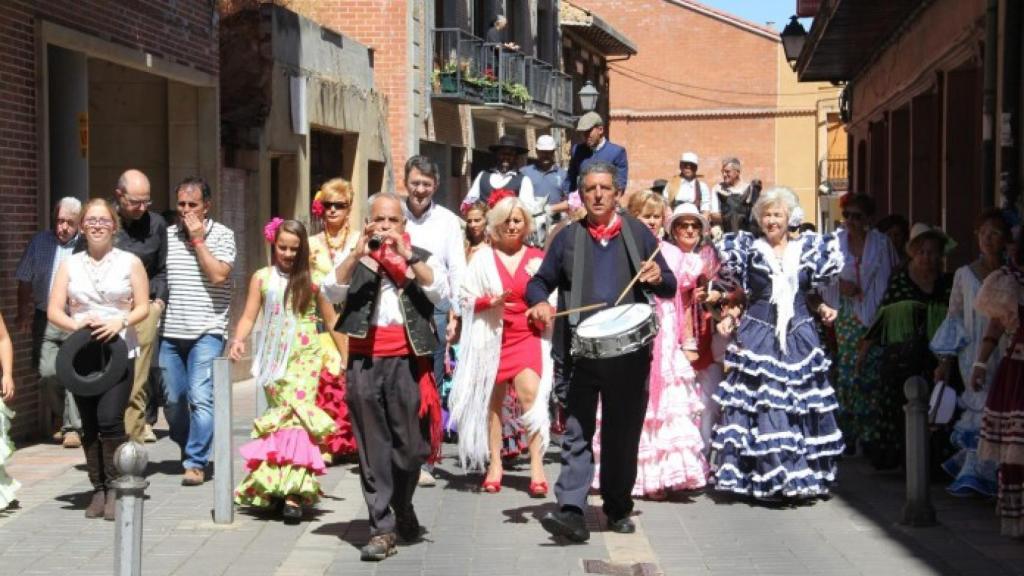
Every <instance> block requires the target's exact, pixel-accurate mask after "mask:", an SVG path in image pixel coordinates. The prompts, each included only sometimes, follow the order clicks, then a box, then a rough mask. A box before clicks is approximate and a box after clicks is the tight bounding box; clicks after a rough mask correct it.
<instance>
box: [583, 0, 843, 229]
mask: <svg viewBox="0 0 1024 576" xmlns="http://www.w3.org/2000/svg"><path fill="white" fill-rule="evenodd" d="M573 1H574V2H575V3H576V4H579V5H580V6H581V7H583V8H586V9H588V10H594V11H595V12H598V13H600V14H601V16H602V17H603V18H604V19H606V20H607V21H609V22H610V23H611V24H612V25H614V26H615V27H617V28H618V29H620V30H621V31H622V32H623V33H624V34H626V35H627V36H629V37H630V38H633V39H634V41H635V42H636V45H637V49H638V52H639V53H638V54H637V55H636V56H634V57H631V58H628V59H619V60H618V61H616V60H609V63H608V66H609V77H610V78H609V80H610V82H611V83H612V85H613V86H614V89H613V90H612V91H611V102H610V109H611V110H610V116H611V119H610V131H611V135H612V136H611V139H612V140H613V141H614V142H617V143H619V144H621V145H623V146H625V147H626V149H627V150H628V151H629V164H630V170H629V172H630V174H629V175H630V182H629V188H630V189H631V190H636V189H643V188H646V187H648V186H650V185H651V182H652V181H653V180H655V179H657V178H668V177H670V176H672V175H674V174H676V173H678V163H679V157H680V155H681V153H682V152H684V151H687V150H691V151H694V152H696V153H697V154H698V156H699V157H700V161H701V163H700V167H699V174H700V177H701V178H702V179H704V180H705V181H707V182H708V184H709V185H713V184H714V183H716V182H718V181H719V180H720V162H721V160H722V158H724V157H728V156H736V157H738V158H740V160H741V161H742V162H743V178H744V179H745V180H749V179H752V178H759V179H761V180H762V181H763V182H764V184H765V186H772V185H775V184H776V183H778V184H779V185H786V186H789V187H791V188H793V189H794V190H795V191H796V192H797V193H798V195H799V196H800V197H801V204H802V205H803V206H804V209H805V212H806V213H807V214H808V219H809V220H812V221H814V220H816V219H817V218H816V217H815V214H816V213H817V210H816V209H815V208H816V206H817V198H816V188H817V184H818V183H819V182H818V179H817V168H816V164H817V160H818V158H819V157H823V156H825V154H826V152H825V151H824V150H819V149H818V148H819V140H821V141H824V140H825V135H824V132H823V131H819V130H817V128H816V126H817V125H818V124H821V125H824V121H823V120H822V121H821V122H819V117H818V113H819V111H820V110H819V109H820V107H821V106H820V103H821V102H825V101H827V102H832V103H834V102H835V99H836V96H837V94H838V92H837V90H835V89H833V88H827V89H824V88H820V87H808V86H807V85H802V86H800V87H799V88H797V87H796V85H795V76H794V75H793V74H792V72H791V71H790V69H789V68H788V66H787V65H786V62H785V60H784V59H783V58H782V56H781V45H780V42H779V35H778V32H776V31H775V30H773V29H771V28H768V27H765V26H761V25H758V24H754V23H751V22H748V21H746V20H743V19H741V18H738V17H735V16H733V15H730V14H727V13H724V12H720V11H718V10H714V9H712V8H710V7H707V6H704V5H703V4H701V3H699V2H694V1H690V0H631V1H629V2H622V1H620V0H573ZM791 80H792V82H791ZM819 132H821V134H819Z"/></svg>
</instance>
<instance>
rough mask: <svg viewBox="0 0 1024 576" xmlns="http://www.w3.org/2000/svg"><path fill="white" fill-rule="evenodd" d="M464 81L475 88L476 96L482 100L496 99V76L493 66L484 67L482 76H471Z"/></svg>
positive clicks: (494, 100) (491, 100)
mask: <svg viewBox="0 0 1024 576" xmlns="http://www.w3.org/2000/svg"><path fill="white" fill-rule="evenodd" d="M465 81H466V83H467V84H469V85H470V86H473V87H474V88H475V89H476V91H477V92H476V94H475V96H476V97H477V98H483V100H484V102H497V101H498V77H497V76H495V74H494V69H493V68H489V67H488V68H485V69H484V73H483V76H472V77H470V78H467V79H466V80H465Z"/></svg>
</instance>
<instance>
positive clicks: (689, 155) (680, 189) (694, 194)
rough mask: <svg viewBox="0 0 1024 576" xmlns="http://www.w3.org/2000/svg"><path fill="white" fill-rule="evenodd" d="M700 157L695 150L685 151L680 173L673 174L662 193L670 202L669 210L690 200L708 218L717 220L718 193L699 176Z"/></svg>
mask: <svg viewBox="0 0 1024 576" xmlns="http://www.w3.org/2000/svg"><path fill="white" fill-rule="evenodd" d="M697 165H698V158H697V154H696V153H694V152H684V153H683V156H682V158H680V159H679V174H678V175H677V176H673V177H672V178H671V179H670V180H669V181H668V183H667V184H666V185H665V190H664V191H663V192H662V194H663V195H664V196H665V200H667V203H668V209H669V210H675V208H676V206H679V205H680V204H684V203H687V202H689V203H690V204H693V205H695V206H697V209H698V210H700V213H701V215H702V216H704V218H705V219H706V220H709V221H712V222H715V221H717V220H718V218H719V216H720V214H719V209H718V195H717V194H712V193H711V189H710V188H708V185H707V184H705V183H704V182H702V181H700V180H699V179H698V178H697Z"/></svg>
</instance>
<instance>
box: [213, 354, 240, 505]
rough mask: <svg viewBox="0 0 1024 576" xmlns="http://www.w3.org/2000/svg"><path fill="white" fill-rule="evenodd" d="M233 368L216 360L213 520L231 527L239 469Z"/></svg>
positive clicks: (214, 364)
mask: <svg viewBox="0 0 1024 576" xmlns="http://www.w3.org/2000/svg"><path fill="white" fill-rule="evenodd" d="M232 416H233V415H232V409H231V365H230V364H228V359H227V358H214V360H213V472H214V475H213V521H214V523H216V524H231V522H233V521H234V519H235V506H234V499H233V492H232V491H233V490H234V485H235V482H234V475H235V467H234V464H233V463H232V458H233V456H234V441H233V439H232V437H231V419H232Z"/></svg>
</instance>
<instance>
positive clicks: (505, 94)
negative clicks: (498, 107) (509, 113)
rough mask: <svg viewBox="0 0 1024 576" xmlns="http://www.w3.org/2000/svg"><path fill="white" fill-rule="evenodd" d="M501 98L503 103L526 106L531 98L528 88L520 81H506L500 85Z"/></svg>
mask: <svg viewBox="0 0 1024 576" xmlns="http://www.w3.org/2000/svg"><path fill="white" fill-rule="evenodd" d="M501 90H502V94H501V100H502V103H504V104H512V105H515V106H526V103H527V102H529V101H530V100H531V98H532V97H531V96H530V89H529V88H527V87H526V85H525V84H523V83H521V82H506V83H504V84H502V85H501Z"/></svg>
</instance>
